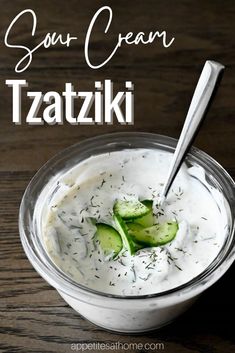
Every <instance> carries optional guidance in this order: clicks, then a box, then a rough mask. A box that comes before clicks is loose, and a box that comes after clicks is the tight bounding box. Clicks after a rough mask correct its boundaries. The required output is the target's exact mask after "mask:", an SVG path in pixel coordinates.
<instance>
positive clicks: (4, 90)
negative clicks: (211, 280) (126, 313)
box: [0, 0, 235, 353]
mask: <svg viewBox="0 0 235 353" xmlns="http://www.w3.org/2000/svg"><path fill="white" fill-rule="evenodd" d="M107 3H108V2H103V1H97V0H93V1H90V0H86V1H84V0H82V1H76V0H72V1H71V0H68V1H66V2H64V1H55V0H52V1H45V0H41V1H27V0H18V1H16V0H14V1H8V0H1V1H0V75H1V80H0V85H1V86H0V232H1V236H0V352H5V353H14V352H21V353H26V352H34V353H36V352H38V353H42V352H48V353H49V352H66V353H68V352H71V351H72V350H71V344H72V343H79V342H116V341H120V342H143V343H144V342H163V343H164V345H165V350H164V351H165V352H167V353H196V352H197V353H199V352H200V353H232V352H235V345H234V323H233V321H232V319H231V318H232V317H233V315H234V294H233V290H232V289H231V288H232V285H233V282H234V267H233V268H231V269H230V270H229V271H228V272H227V274H226V275H225V276H224V277H223V278H222V279H221V280H220V281H219V282H218V283H217V284H215V285H214V286H213V287H212V288H211V289H210V290H208V291H207V292H206V293H205V294H204V295H203V296H202V297H201V298H200V299H199V301H198V302H197V304H196V305H195V306H194V307H193V308H192V309H190V310H189V311H188V312H187V313H186V314H185V315H183V316H182V317H181V318H180V319H179V320H177V321H176V322H175V323H173V324H171V325H169V326H168V327H166V328H164V329H161V330H159V331H156V332H154V333H151V334H147V335H140V336H135V337H134V336H124V335H116V334H112V333H108V332H105V331H103V330H101V329H100V328H98V327H95V326H93V325H92V324H90V323H89V322H87V321H86V320H84V319H83V318H81V317H80V316H79V315H78V314H76V313H75V312H74V311H73V310H72V309H71V308H69V307H68V306H67V305H66V304H65V302H64V301H63V300H62V299H61V298H60V297H59V295H58V294H57V292H56V291H55V290H54V289H53V288H51V287H50V286H49V285H47V283H46V282H45V281H44V280H43V279H42V278H41V277H40V276H39V275H38V274H37V273H36V272H35V271H34V269H33V268H32V266H31V265H30V263H29V261H28V260H27V258H26V256H25V254H24V252H23V250H22V247H21V243H20V240H19V234H18V225H17V218H18V208H19V203H20V200H21V197H22V194H23V191H24V189H25V187H26V185H27V184H28V182H29V180H30V178H31V177H32V175H33V174H34V173H35V172H36V171H37V169H38V168H39V167H40V166H41V165H42V164H43V163H45V162H46V161H47V160H48V159H49V158H50V157H51V156H53V155H54V154H55V153H56V152H58V151H60V150H61V149H63V148H65V147H67V146H69V145H71V144H73V143H75V142H77V141H81V140H83V139H85V138H87V137H91V136H95V135H98V134H103V133H106V132H113V131H149V132H156V133H160V134H165V135H170V136H173V137H177V136H179V132H180V129H181V127H182V123H183V120H184V117H185V114H186V111H187V108H188V105H189V102H190V98H191V96H192V92H193V89H194V86H195V84H196V82H197V79H198V76H199V73H200V71H201V69H202V66H203V64H204V61H205V60H206V59H214V60H218V61H220V62H222V63H223V64H225V65H226V72H225V75H224V79H223V81H222V84H221V87H220V89H219V92H218V95H217V97H216V100H215V101H214V103H213V106H212V108H211V110H210V112H209V114H208V117H207V120H206V122H205V124H204V126H203V129H202V130H201V132H200V136H199V137H198V138H197V140H196V143H195V144H196V145H197V146H198V147H199V148H201V149H203V150H204V151H206V152H207V153H209V154H210V155H212V156H213V157H214V158H216V159H217V160H218V161H219V162H220V163H221V164H222V165H223V166H224V167H225V168H226V169H227V170H228V172H230V173H231V175H232V176H233V177H234V176H235V158H234V157H235V142H234V136H235V124H234V115H235V98H234V97H235V94H234V92H235V80H234V78H235V39H234V38H235V37H234V30H235V2H234V0H231V1H229V0H227V1H221V0H211V1H205V0H197V1H190V0H189V1H186V0H184V1H179V0H176V1H173V0H168V1H166V0H164V1H163V0H158V1H154V0H150V1H138V0H135V1H128V2H127V1H125V0H119V1H112V2H110V3H111V6H112V9H113V12H114V19H113V24H112V30H111V31H110V33H109V34H108V35H107V36H106V37H105V38H104V35H103V34H102V26H101V25H100V27H98V30H97V33H96V35H95V36H94V37H93V38H92V44H93V50H92V55H93V56H92V57H93V58H94V59H96V60H101V58H102V57H103V58H104V57H105V55H107V54H108V53H109V52H110V50H111V49H112V48H113V46H114V44H115V39H116V36H117V33H118V32H122V33H125V32H128V31H133V32H139V31H146V32H149V31H151V30H164V29H165V30H167V31H168V33H169V35H170V36H174V37H175V38H176V39H175V42H174V44H173V45H172V46H171V47H170V48H169V49H167V50H166V49H163V48H162V46H161V45H160V44H159V43H158V42H155V43H154V44H152V45H151V46H145V47H143V46H127V45H126V46H123V47H122V48H121V49H120V50H119V51H118V53H116V55H115V57H114V58H113V60H112V61H111V62H110V63H109V64H108V65H106V66H105V67H104V68H102V69H100V70H92V69H90V68H89V67H88V66H87V64H86V63H85V60H84V53H83V44H84V38H85V34H86V30H87V27H88V24H89V21H90V20H91V18H92V16H93V14H94V13H95V11H96V10H97V9H98V8H99V7H100V6H102V5H107ZM26 8H32V9H34V11H35V12H36V14H37V17H38V27H37V34H36V36H35V37H34V38H31V37H30V30H31V25H30V23H31V22H30V20H29V18H28V19H26V18H25V19H22V21H20V22H19V23H18V25H17V27H16V28H15V30H14V31H13V33H12V36H11V38H12V41H13V40H14V42H15V43H18V44H20V43H21V44H27V45H28V46H32V47H33V46H35V45H36V44H38V43H39V41H40V40H42V39H43V36H45V34H46V33H47V32H53V31H57V32H58V33H67V32H70V33H71V34H72V35H75V36H78V37H79V39H78V40H77V41H74V42H73V43H72V46H71V47H70V48H69V49H67V48H62V47H60V46H56V47H54V48H51V49H47V50H42V49H41V50H39V52H37V53H35V55H34V59H33V62H32V64H31V66H30V69H29V70H27V71H26V72H24V73H22V74H15V72H14V66H15V64H16V62H17V61H18V60H19V59H20V57H21V56H22V53H23V52H21V50H15V49H10V48H6V47H5V46H4V43H3V39H4V35H5V31H6V29H7V26H8V25H9V23H10V21H11V20H12V19H13V18H14V17H15V16H16V14H17V13H19V12H20V11H22V10H23V9H26ZM11 78H18V79H19V78H22V79H27V81H28V82H29V88H28V89H29V90H39V91H43V92H47V91H49V90H56V91H58V92H61V91H63V87H64V84H65V82H72V83H73V84H74V86H75V88H76V90H91V89H92V88H93V85H94V81H95V80H96V79H99V80H104V79H105V78H110V79H112V80H113V81H114V84H115V87H116V89H117V90H119V89H121V88H122V87H123V83H124V81H126V80H132V81H133V82H134V84H135V124H134V126H122V125H118V124H117V123H115V124H114V125H113V126H107V125H103V126H96V125H93V126H70V125H69V124H65V125H64V126H56V125H55V126H46V125H45V126H29V125H27V124H25V123H23V124H22V125H21V126H15V125H14V124H13V123H12V122H11V120H12V112H11V104H12V97H11V89H10V88H8V87H7V86H6V85H5V80H6V79H11ZM28 107H29V102H28V100H27V99H26V96H25V91H24V93H23V95H22V120H23V121H24V120H25V116H26V113H27V109H28ZM131 351H133V350H132V349H129V351H128V352H131Z"/></svg>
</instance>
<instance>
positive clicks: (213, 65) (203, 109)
mask: <svg viewBox="0 0 235 353" xmlns="http://www.w3.org/2000/svg"><path fill="white" fill-rule="evenodd" d="M223 71H224V66H223V65H222V64H220V63H218V62H215V61H211V60H207V61H206V63H205V65H204V67H203V70H202V73H201V76H200V78H199V80H198V83H197V86H196V89H195V91H194V95H193V98H192V101H191V104H190V107H189V110H188V114H187V116H186V119H185V122H184V126H183V129H182V131H181V134H180V138H179V141H178V143H177V146H176V149H175V153H174V155H173V160H172V162H171V166H170V170H169V173H168V176H167V179H166V182H165V184H164V186H163V189H162V192H161V194H160V198H159V204H160V205H162V204H163V202H164V201H165V199H166V197H167V194H168V192H169V190H170V188H171V185H172V183H173V181H174V179H175V177H176V175H177V173H178V171H179V169H180V167H181V164H182V163H183V161H184V158H185V156H186V154H187V152H188V150H189V149H190V147H191V146H192V144H193V141H194V139H195V137H196V136H197V133H198V131H199V128H200V125H201V123H202V121H203V119H204V118H205V116H206V113H207V111H208V108H209V105H210V103H211V101H212V97H213V96H214V93H215V91H216V88H217V86H218V84H219V80H220V79H221V78H222V74H223Z"/></svg>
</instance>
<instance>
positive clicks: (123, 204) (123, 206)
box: [113, 200, 150, 220]
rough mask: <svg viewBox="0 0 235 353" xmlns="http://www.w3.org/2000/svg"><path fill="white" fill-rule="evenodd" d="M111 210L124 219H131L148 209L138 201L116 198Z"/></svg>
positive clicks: (146, 212) (145, 212) (140, 215)
mask: <svg viewBox="0 0 235 353" xmlns="http://www.w3.org/2000/svg"><path fill="white" fill-rule="evenodd" d="M113 212H114V214H116V215H119V216H120V217H121V218H123V219H125V220H128V219H131V220H133V219H135V218H138V217H142V216H145V215H147V214H148V213H149V212H150V210H149V208H148V207H147V206H145V205H144V204H143V203H142V202H140V201H123V200H118V201H116V202H115V204H114V207H113Z"/></svg>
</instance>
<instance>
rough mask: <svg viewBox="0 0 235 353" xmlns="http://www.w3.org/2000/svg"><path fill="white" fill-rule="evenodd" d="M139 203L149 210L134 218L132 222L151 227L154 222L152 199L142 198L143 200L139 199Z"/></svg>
mask: <svg viewBox="0 0 235 353" xmlns="http://www.w3.org/2000/svg"><path fill="white" fill-rule="evenodd" d="M141 203H142V204H143V205H145V206H146V207H147V208H148V210H149V212H148V213H147V214H146V215H145V216H142V217H139V218H136V219H135V220H134V222H136V223H138V224H140V225H142V226H143V227H151V226H152V225H153V224H154V216H153V201H152V200H144V201H141Z"/></svg>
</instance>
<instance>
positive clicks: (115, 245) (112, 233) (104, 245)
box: [96, 223, 122, 257]
mask: <svg viewBox="0 0 235 353" xmlns="http://www.w3.org/2000/svg"><path fill="white" fill-rule="evenodd" d="M96 228H97V230H96V240H98V241H99V244H100V247H101V249H102V250H103V252H104V254H105V256H106V255H107V256H108V255H110V254H112V253H113V257H115V256H117V255H118V253H119V252H120V251H121V250H122V238H121V236H120V234H119V233H118V232H117V231H116V229H114V228H113V227H111V226H109V225H107V224H104V223H96Z"/></svg>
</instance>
